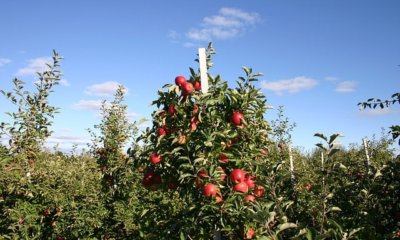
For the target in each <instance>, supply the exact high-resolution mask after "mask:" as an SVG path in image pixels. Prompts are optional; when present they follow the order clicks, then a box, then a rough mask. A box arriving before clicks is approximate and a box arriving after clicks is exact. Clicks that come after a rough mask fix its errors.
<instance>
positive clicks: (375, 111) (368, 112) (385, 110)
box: [359, 108, 400, 116]
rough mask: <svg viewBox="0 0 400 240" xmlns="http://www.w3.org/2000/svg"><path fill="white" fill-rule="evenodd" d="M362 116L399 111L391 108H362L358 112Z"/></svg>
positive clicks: (381, 114)
mask: <svg viewBox="0 0 400 240" xmlns="http://www.w3.org/2000/svg"><path fill="white" fill-rule="evenodd" d="M359 113H360V114H361V115H363V116H383V115H389V114H396V113H400V111H398V110H397V111H396V110H394V109H391V108H382V109H381V108H375V109H364V110H361V111H360V112H359Z"/></svg>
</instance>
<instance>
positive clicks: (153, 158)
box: [150, 153, 161, 164]
mask: <svg viewBox="0 0 400 240" xmlns="http://www.w3.org/2000/svg"><path fill="white" fill-rule="evenodd" d="M150 162H151V163H152V164H158V163H160V162H161V156H159V155H158V154H157V153H152V154H150Z"/></svg>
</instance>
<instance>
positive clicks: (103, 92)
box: [85, 81, 128, 97]
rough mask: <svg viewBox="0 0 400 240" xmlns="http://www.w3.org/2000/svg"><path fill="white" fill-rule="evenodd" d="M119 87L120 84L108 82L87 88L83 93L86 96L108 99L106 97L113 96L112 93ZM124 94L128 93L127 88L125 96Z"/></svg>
mask: <svg viewBox="0 0 400 240" xmlns="http://www.w3.org/2000/svg"><path fill="white" fill-rule="evenodd" d="M119 85H121V84H120V83H118V82H116V81H109V82H104V83H99V84H94V85H91V86H89V87H87V88H86V90H85V93H86V94H88V95H94V96H102V97H108V96H112V95H114V93H115V92H116V91H117V89H118V86H119ZM126 93H128V89H127V88H125V94H126Z"/></svg>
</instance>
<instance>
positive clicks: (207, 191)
mask: <svg viewBox="0 0 400 240" xmlns="http://www.w3.org/2000/svg"><path fill="white" fill-rule="evenodd" d="M217 192H218V188H217V186H215V185H214V184H212V183H208V184H207V185H205V186H204V189H203V195H204V196H206V197H211V196H212V197H215V196H216V195H217Z"/></svg>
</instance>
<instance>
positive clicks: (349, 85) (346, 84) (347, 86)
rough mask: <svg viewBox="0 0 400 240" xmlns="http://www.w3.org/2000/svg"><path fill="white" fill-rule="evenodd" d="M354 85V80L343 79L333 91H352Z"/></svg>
mask: <svg viewBox="0 0 400 240" xmlns="http://www.w3.org/2000/svg"><path fill="white" fill-rule="evenodd" d="M356 85H357V83H356V82H354V81H343V82H340V83H339V84H338V85H337V87H336V89H335V91H336V92H340V93H348V92H354V91H355V90H356V89H355V88H356Z"/></svg>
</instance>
